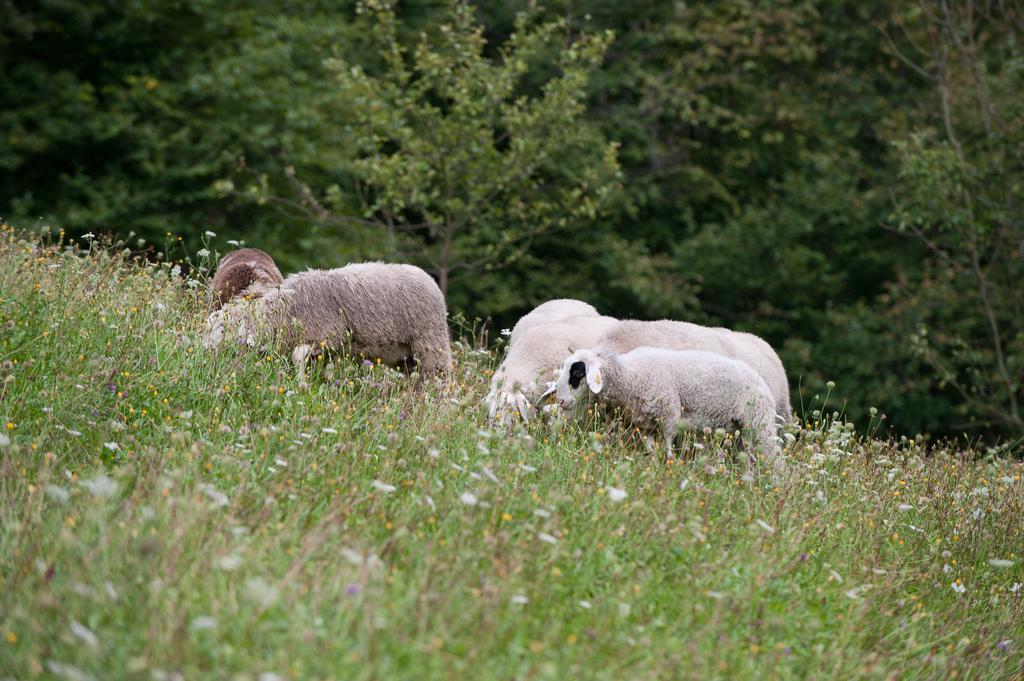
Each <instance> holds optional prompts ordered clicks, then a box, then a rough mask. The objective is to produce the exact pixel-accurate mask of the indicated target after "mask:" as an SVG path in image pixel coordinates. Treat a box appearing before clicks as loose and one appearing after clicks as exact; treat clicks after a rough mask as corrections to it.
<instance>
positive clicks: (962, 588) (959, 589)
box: [950, 582, 967, 594]
mask: <svg viewBox="0 0 1024 681" xmlns="http://www.w3.org/2000/svg"><path fill="white" fill-rule="evenodd" d="M950 586H952V587H953V591H955V592H957V593H958V594H962V593H963V592H965V591H967V587H966V586H964V585H963V584H960V583H959V582H953V583H952V584H950Z"/></svg>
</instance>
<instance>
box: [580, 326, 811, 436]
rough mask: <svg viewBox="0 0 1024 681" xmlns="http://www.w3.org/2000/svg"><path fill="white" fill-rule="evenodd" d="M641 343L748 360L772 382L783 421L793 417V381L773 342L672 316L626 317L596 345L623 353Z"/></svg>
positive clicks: (767, 380) (770, 385) (776, 403)
mask: <svg viewBox="0 0 1024 681" xmlns="http://www.w3.org/2000/svg"><path fill="white" fill-rule="evenodd" d="M641 346H649V347H654V348H664V349H666V350H704V351H707V352H716V353H718V354H720V355H724V356H725V357H730V358H732V359H738V360H740V361H742V362H745V363H746V364H747V365H749V366H750V367H751V368H752V369H754V370H755V371H756V372H757V373H758V374H760V376H761V378H763V379H764V382H765V383H766V384H768V388H769V390H771V392H772V396H773V397H774V398H775V408H776V410H777V413H778V415H779V417H781V419H782V422H783V423H788V422H789V421H790V420H791V419H792V418H793V412H792V409H791V408H790V404H789V381H788V380H787V379H786V369H785V367H783V366H782V360H780V359H779V356H778V355H777V354H776V353H775V350H773V349H772V346H770V345H769V344H768V343H767V342H765V341H764V340H763V339H761V338H759V337H757V336H755V335H753V334H750V333H742V332H738V331H731V330H729V329H725V328H722V327H708V326H700V325H698V324H690V323H689V322H676V321H672V320H668V319H662V320H659V321H653V322H641V321H636V320H625V321H621V322H619V323H618V324H616V325H615V326H613V327H611V328H610V329H608V331H607V332H606V333H605V334H604V335H603V336H602V337H601V338H599V339H598V340H597V342H596V343H594V345H593V346H592V347H596V348H602V349H605V350H611V351H613V352H618V353H623V352H628V351H630V350H632V349H634V348H638V347H641Z"/></svg>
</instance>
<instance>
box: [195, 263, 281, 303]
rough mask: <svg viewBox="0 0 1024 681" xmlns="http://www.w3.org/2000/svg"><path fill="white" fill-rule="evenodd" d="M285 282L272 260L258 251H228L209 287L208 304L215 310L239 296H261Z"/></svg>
mask: <svg viewBox="0 0 1024 681" xmlns="http://www.w3.org/2000/svg"><path fill="white" fill-rule="evenodd" d="M282 281H284V277H282V276H281V270H279V269H278V268H277V265H276V264H275V263H274V259H273V258H271V257H270V256H269V255H268V254H267V253H265V252H263V251H261V250H260V249H258V248H240V249H238V250H237V251H231V252H230V253H228V254H227V255H225V256H224V257H223V258H221V261H220V264H219V265H218V266H217V272H216V273H215V274H214V276H213V283H212V284H211V286H210V289H211V293H212V300H211V304H212V307H213V309H215V310H217V309H220V308H221V307H223V306H224V305H225V304H226V303H227V302H228V301H230V300H231V299H232V298H234V297H236V296H241V295H261V294H262V293H264V292H265V291H266V290H269V288H271V287H274V286H277V285H279V284H280V283H281V282H282Z"/></svg>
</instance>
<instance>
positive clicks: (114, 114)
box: [0, 0, 1024, 440]
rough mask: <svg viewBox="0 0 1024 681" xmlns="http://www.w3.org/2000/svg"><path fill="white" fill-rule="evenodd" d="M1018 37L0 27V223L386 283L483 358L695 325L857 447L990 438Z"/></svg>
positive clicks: (390, 20)
mask: <svg viewBox="0 0 1024 681" xmlns="http://www.w3.org/2000/svg"><path fill="white" fill-rule="evenodd" d="M1022 27H1024V17H1022V13H1021V10H1020V8H1019V6H1018V5H1016V4H1014V3H1000V2H945V1H940V2H937V3H936V2H920V3H918V2H909V1H904V2H898V3H888V2H881V1H879V0H866V1H863V2H849V1H826V0H818V1H815V2H810V1H808V2H801V1H796V0H787V1H784V2H779V3H769V4H765V3H754V2H749V1H741V0H725V1H721V2H714V3H670V2H637V3H621V2H610V1H608V0H588V1H586V2H564V1H557V2H552V3H549V4H547V5H545V6H544V7H538V6H536V5H535V4H534V3H530V2H509V3H481V4H479V5H471V6H465V5H461V4H455V5H449V4H447V3H444V2H410V3H402V4H399V5H396V6H392V5H390V4H388V3H383V2H367V3H365V4H361V5H358V6H357V5H355V4H351V5H339V4H337V3H328V2H316V1H314V0H306V1H304V2H297V3H292V4H290V5H289V6H288V7H287V8H283V7H282V6H281V5H280V4H279V3H270V2H261V1H260V0H249V1H247V2H227V3H214V2H211V1H207V0H191V1H189V2H184V1H173V0H159V1H155V2H150V3H139V4H135V3H101V2H95V1H93V0H83V1H82V2H68V1H67V0H59V1H53V0H50V1H45V0H44V1H43V2H38V3H17V2H11V1H10V0H0V96H2V100H0V101H3V102H4V106H3V107H2V108H0V216H3V217H4V218H6V219H7V220H8V221H10V222H12V223H13V224H16V225H18V226H22V227H26V228H34V227H36V226H38V225H40V224H43V225H48V226H51V227H52V228H54V229H56V228H64V229H66V230H68V231H69V232H71V233H82V232H85V231H93V232H96V231H108V232H114V233H118V234H126V233H127V232H128V231H130V230H133V231H135V232H137V233H139V234H141V235H143V236H145V237H147V238H150V239H159V238H161V235H163V234H164V233H165V232H168V231H170V232H174V233H176V234H182V235H184V236H185V237H186V239H187V240H189V241H190V242H191V243H192V244H193V245H195V244H197V243H198V239H199V237H200V235H201V234H202V233H203V232H204V231H206V230H213V231H216V232H218V234H219V235H220V237H221V241H223V240H224V239H228V238H242V239H245V240H246V242H247V243H248V244H249V245H253V246H258V247H262V248H266V249H267V250H270V251H272V252H273V253H274V255H275V257H277V258H278V259H279V260H280V261H281V264H282V266H283V268H284V269H285V270H290V269H297V268H300V267H305V266H307V265H323V266H338V265H342V264H344V263H345V262H348V261H351V260H360V259H365V258H384V259H402V260H407V261H411V262H415V263H417V264H420V265H422V266H424V267H425V268H427V269H430V270H432V271H433V272H434V273H435V275H437V276H438V278H439V280H442V281H443V284H444V285H445V286H446V288H447V292H448V297H449V302H450V307H451V309H452V311H453V312H462V313H464V314H465V315H467V316H468V317H474V316H479V317H489V318H491V320H492V324H493V326H492V328H494V326H498V327H500V326H502V325H505V326H507V325H509V324H510V323H511V322H512V321H514V319H515V317H516V316H517V315H518V314H520V313H521V312H523V311H524V310H526V309H528V308H529V307H531V306H532V305H534V304H535V303H537V302H539V301H541V300H544V299H546V298H549V297H553V296H573V297H580V298H584V299H586V300H588V301H590V302H592V303H594V304H595V305H597V306H598V307H599V308H601V309H602V310H603V311H606V312H608V313H609V314H614V315H618V316H631V317H643V318H654V317H675V318H682V319H689V320H693V321H697V322H704V323H715V324H724V325H728V326H731V327H734V328H739V329H744V330H750V331H753V332H756V333H758V334H760V335H763V336H765V337H766V338H768V339H769V340H770V341H771V342H772V343H773V344H775V346H776V347H777V348H779V349H780V352H781V354H782V356H783V360H784V361H785V362H786V365H787V367H788V368H789V371H790V374H791V376H792V377H793V382H794V386H793V387H794V389H795V390H801V392H802V395H803V402H804V403H805V404H806V403H808V402H809V399H810V398H811V397H813V396H814V395H815V394H817V393H821V392H823V384H824V381H825V380H827V379H834V380H836V381H837V384H838V385H837V388H836V389H835V390H834V391H833V395H832V397H831V398H830V404H833V405H836V406H842V405H845V408H846V409H847V411H848V412H849V413H850V414H851V415H852V416H853V417H854V418H858V419H864V417H865V414H866V411H867V409H868V408H869V407H870V406H877V407H878V408H879V409H881V410H882V411H884V412H886V413H887V414H888V416H889V422H890V423H891V424H892V425H893V426H895V427H896V429H897V430H898V431H900V432H905V433H908V434H915V433H917V432H930V433H934V434H941V435H959V434H961V433H966V434H968V435H969V436H972V437H973V436H983V437H986V438H989V439H991V440H998V439H1000V438H1002V439H1005V438H1008V437H1009V438H1015V437H1018V436H1020V435H1021V434H1022V431H1024V427H1022V421H1021V419H1022V404H1024V395H1022V388H1021V383H1022V378H1024V325H1022V309H1024V303H1022V292H1021V284H1020V282H1021V281H1022V279H1024V277H1022V276H1021V275H1022V272H1021V269H1022V263H1024V236H1022V229H1024V228H1022V225H1021V218H1022V216H1021V210H1020V206H1019V204H1020V195H1021V179H1022V169H1024V167H1022V154H1024V151H1022V150H1024V139H1022V130H1021V128H1022V121H1024V116H1022V115H1021V114H1022V112H1021V107H1022V106H1024V97H1022V92H1021V84H1022V67H1024V61H1022V54H1021V44H1022V41H1021V32H1022ZM794 403H795V404H796V405H800V404H801V398H800V397H799V396H798V397H796V398H795V400H794ZM798 408H799V407H798ZM865 420H866V419H865Z"/></svg>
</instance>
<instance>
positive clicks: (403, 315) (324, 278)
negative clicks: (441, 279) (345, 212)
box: [203, 262, 452, 382]
mask: <svg viewBox="0 0 1024 681" xmlns="http://www.w3.org/2000/svg"><path fill="white" fill-rule="evenodd" d="M228 331H230V332H231V333H233V334H234V335H235V337H236V338H237V339H238V340H239V341H240V342H242V343H244V344H247V345H250V346H253V345H256V343H257V341H258V340H262V339H266V340H268V341H269V342H270V343H271V344H276V345H277V346H278V347H280V348H282V349H285V350H290V351H291V356H292V361H293V362H294V363H295V365H296V368H297V369H298V372H299V377H300V381H301V382H304V380H305V365H306V360H307V359H308V358H309V356H310V355H313V354H315V353H318V352H320V351H321V350H324V349H326V350H335V351H348V352H350V353H356V354H358V353H361V354H363V355H365V356H367V357H371V358H372V357H379V358H380V359H381V361H382V362H384V363H385V364H388V365H389V366H395V367H408V366H409V365H410V364H411V363H417V364H418V365H419V368H420V369H421V370H422V371H423V372H424V373H425V374H447V373H448V371H449V370H450V368H451V360H452V355H451V343H450V340H449V337H448V324H447V309H446V307H445V301H444V296H443V295H442V293H441V290H440V289H439V288H438V286H437V284H436V283H435V282H434V280H433V279H432V278H431V277H430V275H428V274H427V273H426V272H424V271H423V270H421V269H420V268H418V267H413V266H412V265H391V264H386V263H380V262H370V263H361V264H353V265H348V266H346V267H341V268H338V269H332V270H308V271H306V272H299V273H297V274H292V275H290V276H289V277H288V278H287V279H285V280H284V281H283V282H282V283H281V285H280V286H279V287H277V288H274V289H271V290H269V291H268V292H266V293H265V294H264V295H263V296H262V297H261V298H258V299H256V300H243V301H237V302H233V303H230V304H228V305H227V306H225V307H224V308H222V309H221V310H218V311H217V312H215V313H214V314H212V315H211V316H210V319H209V321H208V324H207V331H206V334H205V337H204V342H203V344H204V345H205V346H206V347H215V346H217V345H219V344H220V343H221V342H222V341H223V339H224V337H225V334H226V332H228Z"/></svg>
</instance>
